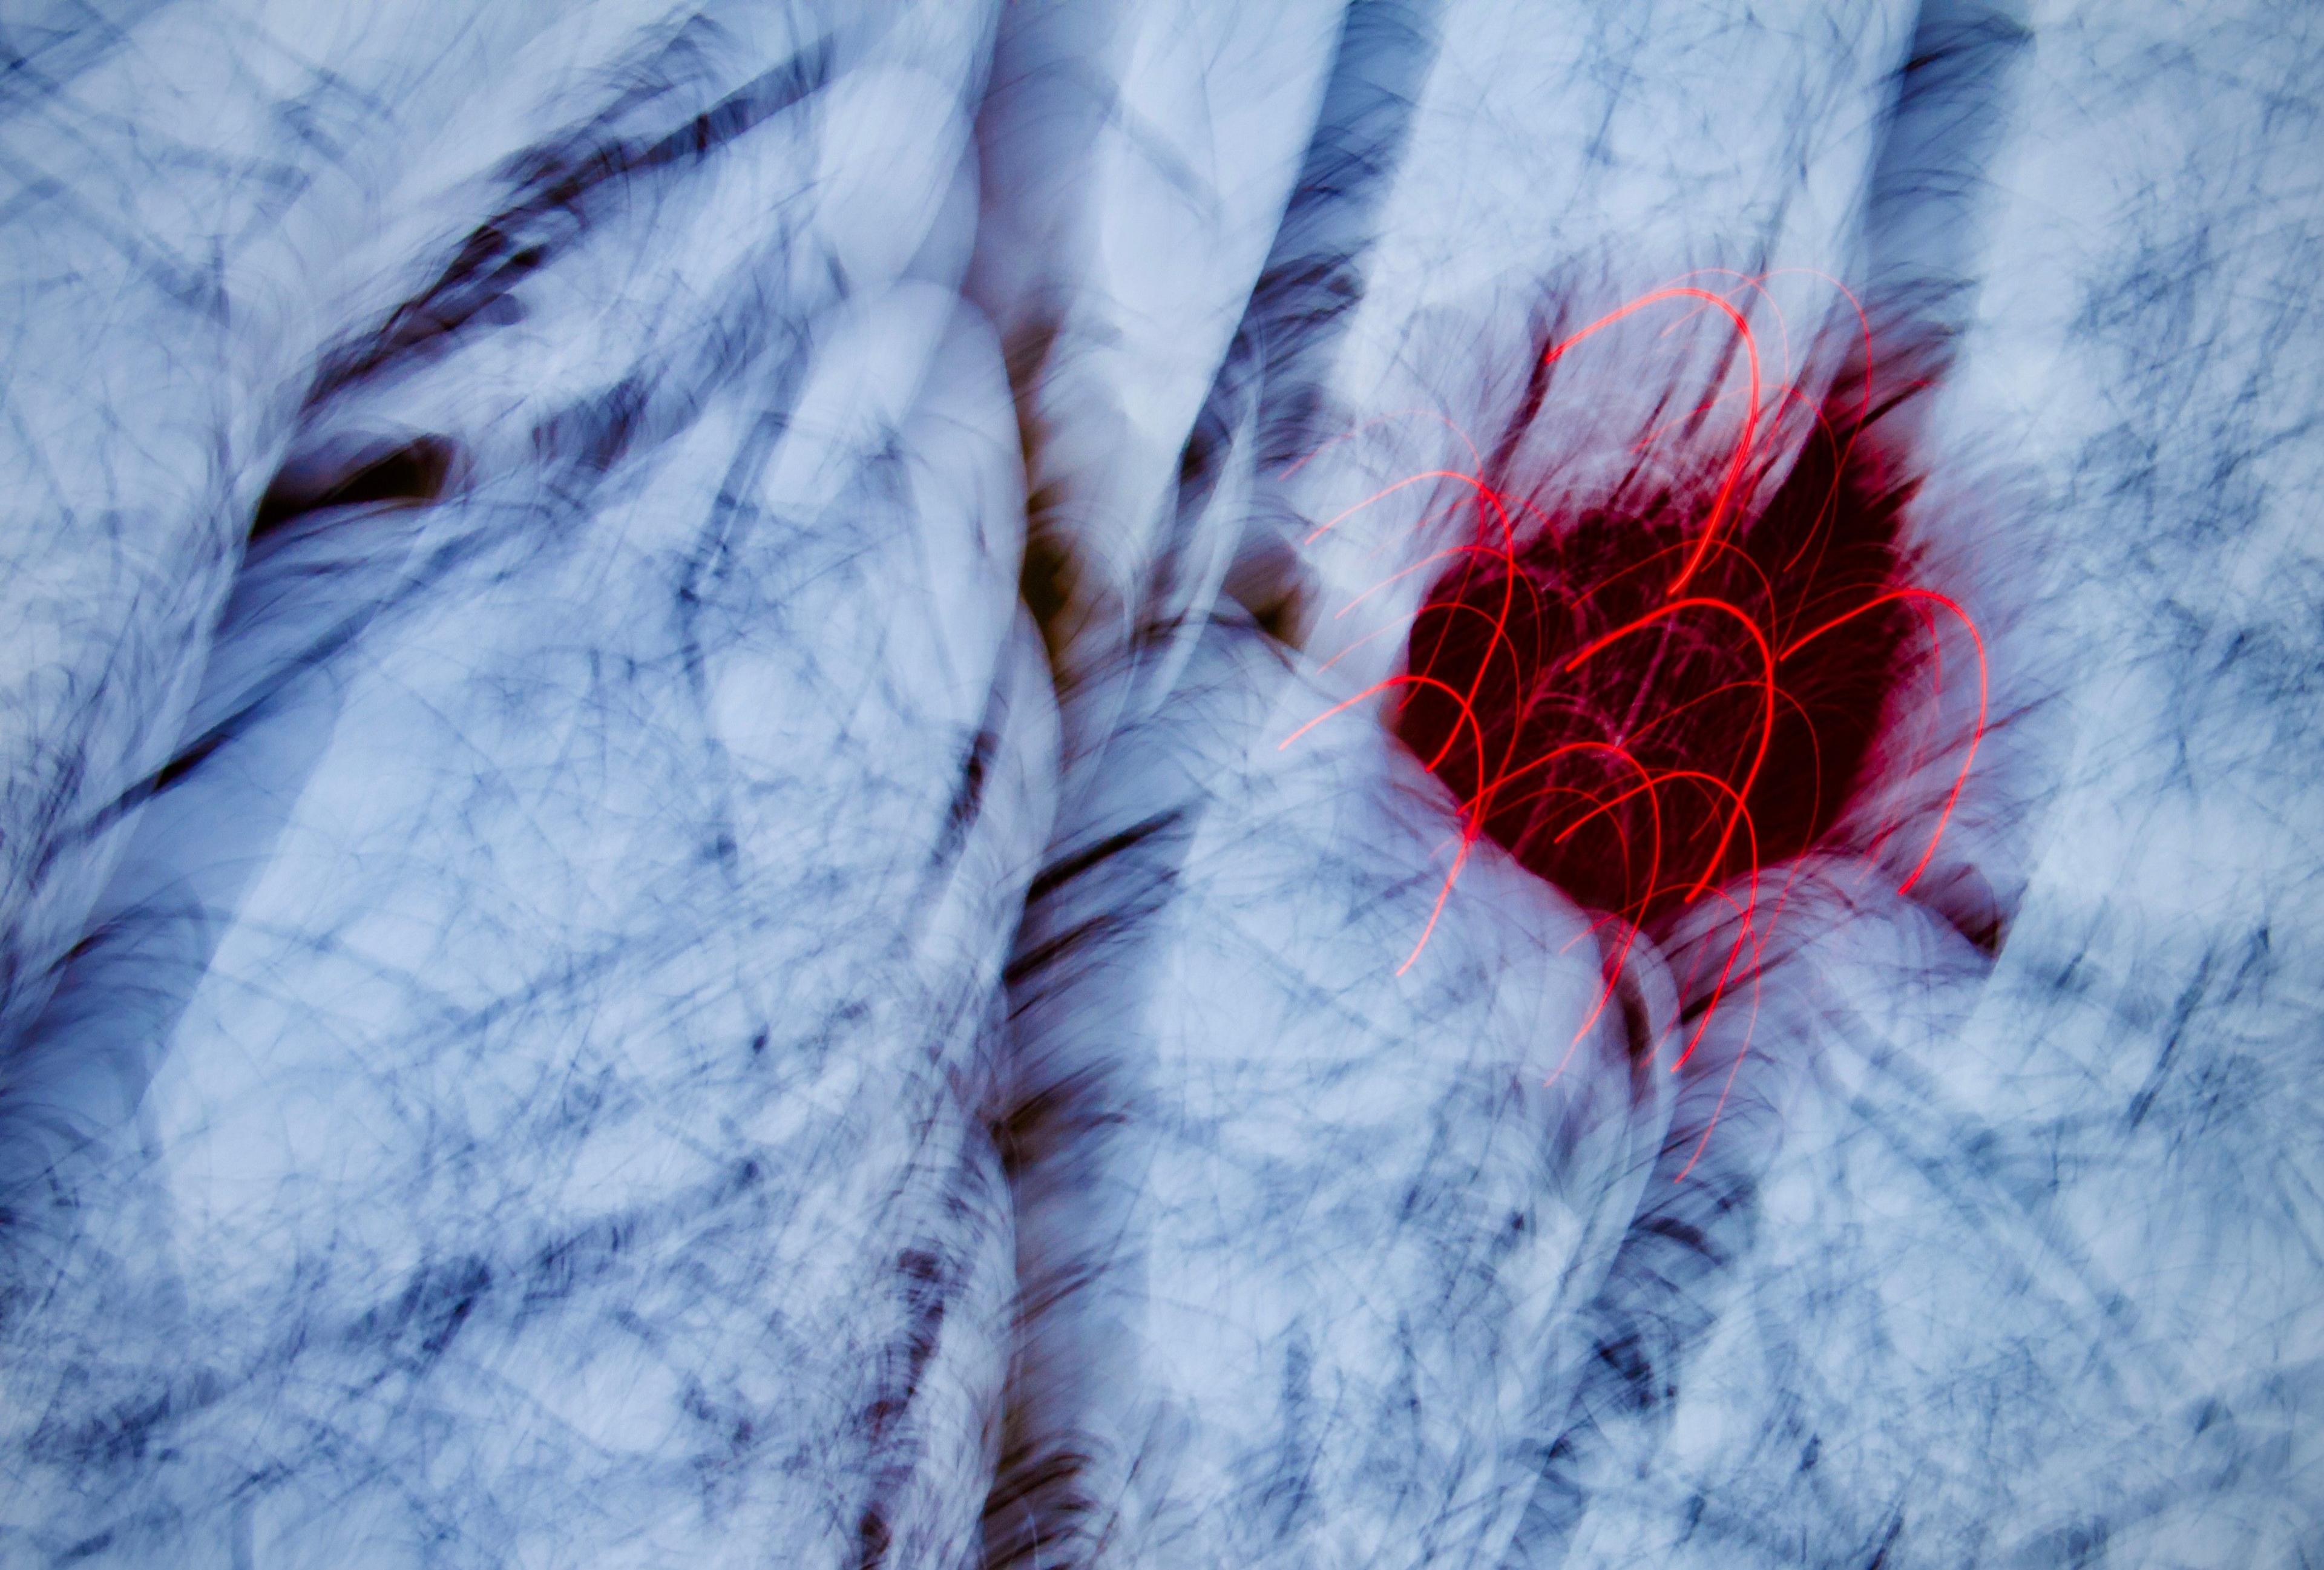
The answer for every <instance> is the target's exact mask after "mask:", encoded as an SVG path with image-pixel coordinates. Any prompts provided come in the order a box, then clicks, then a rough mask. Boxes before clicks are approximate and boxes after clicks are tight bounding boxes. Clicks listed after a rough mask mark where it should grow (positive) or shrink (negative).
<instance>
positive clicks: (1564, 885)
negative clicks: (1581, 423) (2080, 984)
mask: <svg viewBox="0 0 2324 1570" xmlns="http://www.w3.org/2000/svg"><path fill="white" fill-rule="evenodd" d="M1869 414H1870V411H1865V410H1863V409H1862V408H1861V407H1860V405H1859V406H1855V407H1849V409H1847V410H1846V411H1845V413H1844V415H1836V414H1834V413H1833V412H1832V411H1826V415H1825V418H1824V419H1823V420H1820V421H1818V422H1817V423H1816V425H1815V426H1814V428H1813V430H1812V434H1811V435H1810V436H1809V438H1808V439H1807V441H1806V443H1805V446H1804V447H1803V448H1801V449H1800V451H1799V454H1798V457H1797V458H1796V460H1795V461H1794V464H1793V466H1792V468H1791V470H1790V472H1789V473H1788V475H1786V476H1784V478H1783V480H1782V481H1781V483H1780V484H1778V485H1774V486H1773V487H1772V488H1770V487H1768V486H1766V485H1759V486H1757V487H1756V492H1757V494H1756V499H1752V500H1745V499H1744V498H1750V497H1753V495H1754V491H1755V487H1754V486H1753V485H1751V484H1750V483H1749V482H1750V479H1751V476H1740V478H1741V480H1742V482H1743V483H1742V484H1741V485H1739V486H1738V485H1735V483H1734V477H1732V476H1730V477H1729V479H1728V480H1727V481H1726V484H1727V485H1728V488H1729V492H1731V493H1732V494H1734V495H1735V496H1736V497H1737V499H1738V504H1737V505H1735V506H1734V507H1733V508H1732V509H1731V511H1730V512H1729V518H1728V521H1727V522H1724V524H1723V525H1720V526H1717V527H1710V525H1711V524H1712V523H1713V522H1716V520H1715V517H1714V515H1715V514H1716V513H1717V512H1718V502H1717V500H1715V499H1714V493H1715V492H1716V491H1718V489H1719V487H1720V485H1721V483H1722V482H1721V477H1720V476H1719V475H1717V474H1714V475H1712V476H1711V477H1710V479H1709V480H1708V481H1707V482H1706V483H1705V484H1704V485H1703V486H1702V487H1701V488H1700V489H1694V490H1691V491H1689V492H1688V493H1687V494H1678V493H1676V492H1674V491H1673V490H1671V489H1669V488H1667V482H1666V481H1665V482H1663V483H1662V485H1661V486H1660V487H1659V488H1655V489H1654V490H1652V491H1648V490H1647V489H1646V482H1643V481H1640V480H1637V479H1634V480H1633V481H1631V482H1630V483H1629V484H1628V485H1627V486H1625V487H1624V489H1623V490H1622V491H1620V492H1618V493H1617V494H1615V495H1614V496H1613V497H1612V498H1611V499H1610V500H1609V501H1608V502H1607V503H1604V504H1603V505H1601V506H1599V507H1597V508H1594V509H1593V510H1591V511H1587V512H1582V513H1571V514H1565V515H1561V514H1560V513H1559V512H1558V511H1557V509H1556V505H1555V503H1554V498H1549V497H1538V496H1537V497H1535V498H1533V499H1532V502H1531V503H1530V506H1529V507H1526V508H1520V507H1519V506H1518V505H1517V504H1516V503H1513V502H1510V503H1505V502H1504V501H1503V500H1502V498H1506V497H1510V496H1512V495H1522V494H1523V493H1522V491H1521V490H1516V489H1514V488H1513V487H1512V486H1511V485H1510V484H1509V483H1508V481H1507V479H1506V478H1505V477H1504V476H1494V475H1489V476H1486V478H1485V485H1484V486H1483V487H1482V488H1481V489H1480V498H1481V500H1480V505H1479V520H1480V522H1479V528H1478V530H1477V532H1476V538H1477V540H1479V543H1478V544H1477V545H1476V546H1475V547H1473V548H1472V549H1470V550H1464V551H1462V553H1461V554H1460V555H1459V556H1457V557H1456V558H1455V561H1454V565H1453V566H1452V568H1450V569H1449V570H1447V571H1446V572H1445V573H1444V574H1443V576H1442V577H1440V578H1439V579H1438V580H1437V581H1436V583H1435V584H1434V586H1433V587H1432V588H1431V589H1430V591H1429V594H1428V596H1427V599H1426V601H1425V605H1424V608H1423V609H1422V610H1421V612H1420V614H1419V615H1418V617H1417V618H1416V621H1415V622H1414V623H1413V629H1412V635H1411V642H1410V646H1409V664H1408V670H1407V677H1408V679H1406V680H1405V681H1404V682H1402V683H1400V684H1399V685H1400V687H1401V688H1402V696H1401V698H1400V701H1399V704H1398V707H1397V716H1396V728H1397V734H1398V735H1399V736H1400V737H1401V738H1402V740H1403V741H1404V743H1405V744H1406V746H1408V747H1410V748H1411V749H1412V751H1413V752H1414V753H1416V755H1417V756H1418V757H1419V758H1420V759H1421V761H1422V762H1425V763H1426V764H1427V765H1428V767H1429V768H1430V769H1431V770H1432V771H1434V773H1435V775H1436V776H1437V778H1439V779H1440V780H1443V781H1444V783H1445V784H1446V785H1447V786H1449V787H1450V788H1451V790H1452V792H1453V794H1454V796H1455V797H1456V798H1457V799H1459V801H1460V802H1461V804H1462V818H1463V821H1464V825H1465V826H1466V828H1467V830H1468V832H1469V833H1470V834H1471V835H1472V836H1473V835H1482V836H1489V837H1490V838H1491V839H1492V840H1494V841H1495V842H1496V843H1498V844H1499V845H1501V846H1502V847H1503V848H1505V849H1506V850H1508V852H1509V853H1510V854H1511V855H1513V856H1515V857H1516V858H1517V861H1519V862H1520V863H1522V864H1524V865H1525V866H1526V867H1528V868H1529V869H1531V870H1532V871H1533V872H1534V873H1536V874H1538V875H1539V876H1541V877H1542V878H1544V879H1545V880H1547V881H1548V882H1551V883H1552V884H1554V885H1555V886H1556V887H1557V888H1559V889H1561V890H1563V891H1564V892H1565V893H1566V894H1567V895H1568V896H1569V897H1571V898H1572V899H1573V900H1575V901H1576V902H1578V903H1580V904H1582V905H1583V906H1585V907H1589V908H1592V909H1595V910H1603V911H1610V912H1614V913H1617V914H1618V915H1621V916H1623V917H1625V918H1627V919H1629V920H1630V921H1633V922H1635V923H1637V925H1639V926H1640V927H1652V926H1653V925H1654V924H1655V922H1656V920H1657V919H1660V918H1663V917H1665V916H1667V915H1669V914H1670V913H1671V912H1673V911H1674V910H1677V909H1679V908H1681V907H1683V906H1684V905H1686V904H1688V903H1691V902H1692V900H1696V899H1699V898H1701V897H1702V896H1703V895H1705V894H1707V893H1709V892H1710V891H1711V890H1713V889H1715V888H1717V887H1718V886H1720V884H1722V883H1724V882H1728V881H1729V879H1731V878H1734V877H1736V876H1737V875H1738V874H1741V873H1747V872H1749V871H1751V870H1753V869H1755V868H1757V867H1759V866H1765V865H1767V864H1772V863H1775V862H1778V861H1781V860H1783V859H1784V858H1785V857H1789V856H1793V855H1796V854H1799V853H1800V852H1802V851H1803V850H1806V849H1808V848H1810V847H1811V846H1813V845H1817V844H1819V843H1821V842H1822V841H1823V840H1825V839H1826V837H1827V836H1830V835H1831V831H1832V829H1833V827H1834V825H1835V823H1836V822H1837V821H1838V819H1839V818H1840V815H1841V813H1842V811H1843V810H1844V808H1846V807H1847V805H1848V803H1849V799H1850V798H1851V795H1852V794H1853V793H1854V792H1855V791H1856V790H1858V788H1859V787H1860V786H1861V784H1862V783H1863V782H1864V780H1865V778H1866V775H1867V765H1868V762H1869V761H1870V759H1871V758H1872V755H1873V751H1874V743H1875V742H1876V740H1877V733H1878V730H1879V727H1880V725H1881V721H1882V717H1883V714H1884V709H1885V706H1886V702H1887V698H1888V695H1889V694H1890V692H1891V691H1892V690H1893V689H1894V688H1895V687H1896V685H1897V683H1898V682H1899V681H1900V680H1902V679H1904V677H1905V676H1906V675H1907V674H1908V672H1909V670H1910V669H1911V667H1912V665H1913V663H1914V651H1916V650H1917V649H1919V648H1921V647H1922V646H1923V645H1924V644H1925V642H1926V638H1925V633H1924V631H1923V627H1922V622H1923V620H1924V619H1925V618H1924V617H1923V616H1921V615H1918V614H1916V608H1917V607H1916V603H1915V600H1914V596H1913V595H1912V594H1910V593H1905V594H1899V593H1897V592H1896V591H1897V590H1898V589H1899V588H1900V586H1904V576H1903V575H1904V569H1905V566H1906V564H1905V562H1904V556H1903V552H1902V550H1901V547H1900V540H1899V529H1900V525H1901V521H1902V513H1903V510H1904V506H1905V504H1906V503H1907V502H1908V501H1909V500H1910V496H1911V490H1912V487H1911V485H1910V483H1909V482H1907V481H1905V480H1903V479H1901V478H1899V477H1897V476H1894V475H1892V474H1889V473H1886V472H1884V469H1885V467H1886V466H1885V465H1884V464H1883V463H1882V462H1881V461H1880V460H1879V459H1878V458H1877V457H1876V456H1875V448H1874V444H1872V443H1870V442H1868V441H1866V440H1863V439H1860V438H1861V435H1862V432H1863V429H1864V427H1865V425H1866V424H1867V416H1868V415H1869ZM1512 519H1514V520H1516V521H1517V522H1519V523H1520V524H1522V525H1524V526H1525V529H1529V531H1530V534H1531V537H1530V539H1529V540H1526V542H1525V543H1522V544H1517V545H1516V546H1515V547H1514V549H1512V548H1511V546H1510V545H1509V544H1508V543H1507V541H1508V539H1509V536H1510V534H1511V532H1512V531H1511V529H1510V527H1509V523H1508V520H1512ZM1525 529H1521V530H1520V531H1518V532H1520V534H1522V533H1523V532H1524V531H1525ZM1706 541H1707V543H1706Z"/></svg>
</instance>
